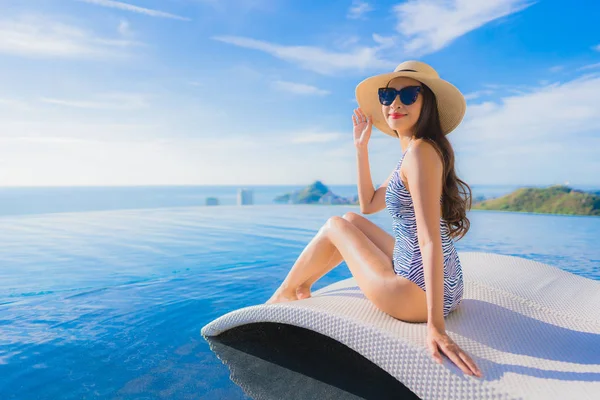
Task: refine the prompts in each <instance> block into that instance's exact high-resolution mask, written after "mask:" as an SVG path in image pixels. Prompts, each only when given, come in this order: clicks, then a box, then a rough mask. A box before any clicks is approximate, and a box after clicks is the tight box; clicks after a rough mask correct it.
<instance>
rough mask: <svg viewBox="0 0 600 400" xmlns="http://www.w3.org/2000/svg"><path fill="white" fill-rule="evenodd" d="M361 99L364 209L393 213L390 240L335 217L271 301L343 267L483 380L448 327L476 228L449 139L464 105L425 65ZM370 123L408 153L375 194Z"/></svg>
mask: <svg viewBox="0 0 600 400" xmlns="http://www.w3.org/2000/svg"><path fill="white" fill-rule="evenodd" d="M356 97H357V101H358V104H359V108H358V109H356V110H355V111H354V115H353V116H352V120H353V125H354V144H355V147H356V150H357V162H358V178H359V179H358V197H359V200H360V210H361V212H362V213H364V214H372V213H375V212H378V211H380V210H382V209H384V208H387V209H388V211H389V212H390V214H391V215H392V218H393V231H394V236H391V235H389V234H388V233H387V232H385V231H384V230H383V229H381V228H380V227H378V226H377V225H376V224H374V223H372V222H371V221H369V220H368V219H366V218H364V217H362V216H360V215H358V214H356V213H352V212H348V213H346V214H344V216H343V217H338V216H333V217H331V218H329V219H328V220H327V222H326V223H325V224H324V225H323V226H322V227H321V229H319V231H318V233H317V234H316V235H315V237H314V238H313V239H312V240H311V241H310V243H309V244H308V245H307V246H306V248H305V249H304V250H303V251H302V253H301V254H300V256H299V257H298V260H297V261H296V262H295V264H294V266H293V267H292V269H291V270H290V272H289V273H288V275H287V277H286V278H285V280H284V281H283V283H282V284H281V286H280V287H279V288H278V289H277V290H276V292H275V293H274V294H273V296H272V297H271V298H270V299H269V300H268V301H267V302H266V303H267V304H272V303H278V302H282V301H292V300H299V299H304V298H308V297H310V288H311V286H312V285H313V284H314V283H315V282H316V281H317V280H318V279H319V278H321V277H322V276H323V275H325V274H326V273H327V272H329V271H330V270H331V269H332V268H334V267H336V266H337V265H338V264H340V263H341V262H342V261H345V262H346V264H347V265H348V268H349V269H350V271H351V272H352V275H353V276H354V278H355V279H356V281H357V283H358V285H359V287H360V288H361V290H362V292H363V293H364V294H365V296H366V297H367V298H368V299H369V300H371V301H372V302H373V303H374V305H375V306H376V307H378V308H379V309H381V310H382V311H384V312H386V313H388V314H389V315H391V316H392V317H394V318H397V319H400V320H403V321H406V322H427V346H428V347H429V350H430V352H431V354H432V356H433V357H434V358H435V359H436V361H437V362H439V363H441V362H442V357H441V355H440V352H439V349H441V350H442V352H443V353H444V354H445V355H446V356H447V357H448V358H450V359H451V360H452V361H453V362H454V363H455V364H456V365H457V366H458V367H459V368H461V369H462V370H463V371H464V372H465V373H466V374H469V375H473V376H477V377H481V376H482V374H481V371H480V370H479V368H478V367H477V366H476V365H475V363H474V362H473V361H472V359H471V358H470V357H469V356H468V355H467V354H466V353H465V352H464V351H463V350H462V349H460V348H459V347H458V345H457V344H456V343H454V341H453V340H452V339H451V338H450V337H449V336H448V335H447V334H446V331H445V324H444V318H445V317H446V316H447V315H448V314H449V313H450V312H451V311H453V310H455V309H456V308H457V307H458V305H459V304H460V302H461V300H462V295H463V279H462V268H461V265H460V260H459V258H458V254H457V252H456V249H455V248H454V242H453V238H456V237H458V238H459V239H460V238H462V237H463V236H464V235H465V234H466V232H467V231H468V230H469V226H470V224H469V220H468V219H467V217H466V209H467V205H468V207H469V208H470V207H471V190H470V188H469V186H468V185H467V184H466V183H465V182H463V181H462V180H460V179H458V177H457V176H456V174H455V171H454V152H453V150H452V146H451V144H450V142H449V141H448V139H447V138H446V137H445V135H447V134H448V133H450V132H451V131H452V130H454V129H455V128H456V126H458V124H459V123H460V122H461V121H462V118H463V116H464V113H465V108H466V103H465V99H464V97H463V95H462V94H461V93H460V91H459V90H458V89H457V88H456V87H454V86H453V85H452V84H450V83H449V82H447V81H445V80H442V79H440V78H439V76H438V74H437V72H436V71H435V70H434V69H433V68H432V67H431V66H429V65H427V64H425V63H422V62H419V61H406V62H404V63H402V64H400V65H398V67H396V69H395V71H394V72H391V73H385V74H380V75H376V76H372V77H370V78H367V79H365V80H364V81H362V82H361V83H359V85H358V86H357V88H356ZM372 125H375V127H377V128H378V129H379V130H380V131H382V132H384V133H386V134H388V135H390V136H392V137H394V138H395V139H397V140H399V142H400V146H401V148H402V157H401V158H400V161H399V162H398V164H397V166H396V168H395V169H394V170H393V171H392V173H391V174H390V176H389V177H388V178H387V179H386V181H385V182H384V183H383V184H382V185H381V186H380V187H379V188H378V189H377V190H374V188H373V183H372V180H371V174H370V171H369V159H368V151H367V144H368V141H369V138H370V136H371V128H372ZM409 149H410V151H409ZM459 187H461V188H462V189H463V190H462V191H459ZM467 190H468V192H467ZM461 194H462V195H464V196H461Z"/></svg>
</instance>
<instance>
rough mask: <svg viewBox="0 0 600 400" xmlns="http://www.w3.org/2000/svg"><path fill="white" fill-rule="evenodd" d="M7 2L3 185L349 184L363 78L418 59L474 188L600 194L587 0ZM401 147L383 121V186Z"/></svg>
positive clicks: (379, 143) (379, 177)
mask: <svg viewBox="0 0 600 400" xmlns="http://www.w3.org/2000/svg"><path fill="white" fill-rule="evenodd" d="M0 8H1V9H2V13H1V14H0V186H55V185H60V186H62V185H153V184H174V185H181V184H236V185H243V184H308V183H311V182H312V181H314V180H317V179H320V180H322V181H323V182H324V183H326V184H356V175H357V171H356V156H355V150H354V147H353V144H352V120H351V116H352V111H353V109H354V108H355V107H356V102H355V100H354V90H355V87H356V85H357V84H358V83H359V82H360V81H362V80H363V79H365V78H366V77H368V76H371V75H374V74H378V73H383V72H389V71H392V70H393V69H394V68H395V67H396V65H397V64H399V63H400V62H402V61H404V60H408V59H417V60H422V61H424V62H427V63H429V64H431V65H432V66H433V67H434V68H436V70H437V71H438V72H439V74H440V76H441V77H442V78H444V79H447V80H449V81H450V82H452V83H453V84H454V85H456V86H457V87H458V88H459V89H460V90H461V91H462V92H463V93H464V94H465V96H466V98H467V104H468V107H467V113H466V115H465V119H464V120H463V123H462V124H461V125H460V126H459V127H458V128H457V129H456V130H455V131H454V132H452V133H451V134H450V135H449V136H448V138H449V139H450V141H451V143H452V144H453V146H454V149H455V152H456V169H457V173H458V176H459V177H460V178H461V179H463V180H465V181H466V182H467V183H470V184H474V185H475V184H510V185H512V184H525V185H526V184H535V185H548V184H555V183H565V182H569V183H570V184H573V185H595V186H600V179H599V178H598V177H600V30H598V28H597V25H598V21H600V4H599V3H597V2H595V1H578V2H569V3H565V2H563V1H549V0H547V1H543V0H542V1H537V2H536V1H520V0H505V1H501V0H494V1H481V0H446V1H437V0H429V1H420V0H419V1H415V0H413V1H393V2H392V1H378V2H373V1H365V2H363V1H352V0H350V1H327V2H320V1H319V2H317V1H313V2H309V1H285V0H162V1H158V0H130V1H129V0H128V1H123V2H118V1H110V0H28V1H26V2H23V1H20V0H0ZM401 150H402V149H401V147H400V143H399V142H398V141H396V140H394V139H393V138H391V137H389V136H387V135H385V134H383V133H381V132H379V131H377V130H375V129H374V131H373V135H372V138H371V142H370V153H369V158H370V163H371V174H372V177H373V182H374V184H376V185H378V184H380V183H381V182H382V181H383V180H384V179H385V178H387V176H388V175H389V173H390V172H391V170H392V169H393V168H394V166H395V165H396V162H397V161H398V159H399V157H400V155H401Z"/></svg>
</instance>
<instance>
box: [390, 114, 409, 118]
mask: <svg viewBox="0 0 600 400" xmlns="http://www.w3.org/2000/svg"><path fill="white" fill-rule="evenodd" d="M404 117H406V114H397V113H394V114H390V118H393V119H399V118H404Z"/></svg>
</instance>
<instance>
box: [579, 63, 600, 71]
mask: <svg viewBox="0 0 600 400" xmlns="http://www.w3.org/2000/svg"><path fill="white" fill-rule="evenodd" d="M596 68H600V63H595V64H588V65H584V66H583V67H579V68H577V71H586V70H590V69H596Z"/></svg>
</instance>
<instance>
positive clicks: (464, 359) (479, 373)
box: [458, 350, 482, 377]
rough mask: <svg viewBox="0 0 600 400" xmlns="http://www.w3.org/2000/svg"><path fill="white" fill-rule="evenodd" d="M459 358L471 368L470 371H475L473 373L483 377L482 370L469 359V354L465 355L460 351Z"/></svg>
mask: <svg viewBox="0 0 600 400" xmlns="http://www.w3.org/2000/svg"><path fill="white" fill-rule="evenodd" d="M458 356H459V357H460V358H461V359H462V360H463V361H464V362H465V364H467V366H468V367H469V369H470V370H471V371H473V373H474V374H475V375H477V376H479V377H481V376H482V374H481V370H480V369H479V368H477V365H475V363H474V362H473V360H472V359H471V357H469V356H468V355H467V353H465V352H464V351H462V350H460V351H459V352H458Z"/></svg>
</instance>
